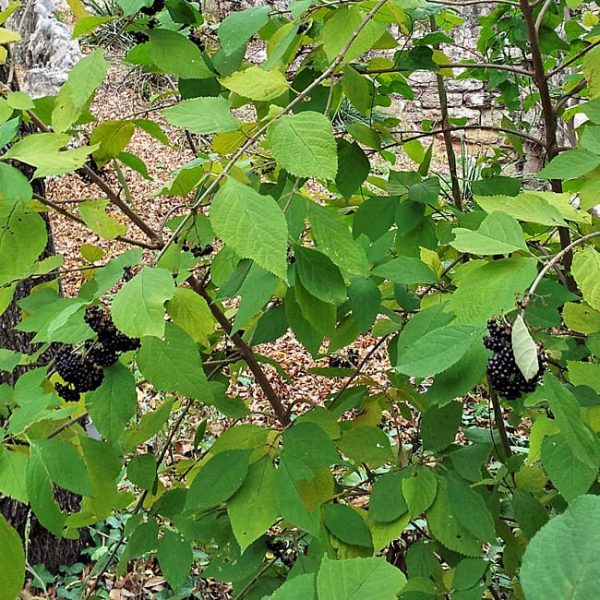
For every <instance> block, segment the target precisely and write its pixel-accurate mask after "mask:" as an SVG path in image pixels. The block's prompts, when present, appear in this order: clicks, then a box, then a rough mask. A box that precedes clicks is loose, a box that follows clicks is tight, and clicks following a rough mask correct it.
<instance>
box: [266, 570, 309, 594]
mask: <svg viewBox="0 0 600 600" xmlns="http://www.w3.org/2000/svg"><path fill="white" fill-rule="evenodd" d="M316 580H317V577H316V575H315V574H314V573H303V574H302V575H296V576H295V577H294V578H292V579H289V578H288V579H287V580H286V582H285V583H284V584H283V585H282V586H281V587H279V588H277V589H276V590H275V592H273V594H271V595H270V596H269V600H297V599H298V598H302V600H317V590H316Z"/></svg>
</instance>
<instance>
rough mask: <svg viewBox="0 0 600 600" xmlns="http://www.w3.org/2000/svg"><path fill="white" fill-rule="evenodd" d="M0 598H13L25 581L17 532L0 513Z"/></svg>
mask: <svg viewBox="0 0 600 600" xmlns="http://www.w3.org/2000/svg"><path fill="white" fill-rule="evenodd" d="M0 548H2V550H0V560H2V570H1V571H0V600H14V599H15V598H17V597H18V596H19V594H20V592H21V588H22V587H23V584H24V583H25V551H24V550H23V544H22V543H21V538H20V537H19V534H18V533H17V532H16V531H15V530H14V529H13V528H12V527H11V526H10V525H9V524H8V523H7V522H6V519H5V518H4V517H3V516H2V515H0Z"/></svg>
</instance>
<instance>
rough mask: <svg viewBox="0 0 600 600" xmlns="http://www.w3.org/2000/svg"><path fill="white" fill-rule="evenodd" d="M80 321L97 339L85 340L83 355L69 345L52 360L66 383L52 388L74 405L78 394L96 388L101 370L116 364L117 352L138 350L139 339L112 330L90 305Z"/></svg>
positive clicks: (100, 310) (102, 312)
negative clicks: (89, 328)
mask: <svg viewBox="0 0 600 600" xmlns="http://www.w3.org/2000/svg"><path fill="white" fill-rule="evenodd" d="M84 318H85V321H86V323H87V324H88V325H89V326H90V327H91V328H92V329H93V330H94V331H95V332H96V333H97V334H98V339H97V340H96V341H92V340H88V341H87V342H86V343H85V344H84V347H83V350H84V352H83V353H79V352H77V351H76V350H75V349H74V348H73V347H72V346H63V347H62V348H61V349H60V350H59V351H58V352H57V354H56V357H55V359H54V365H55V368H56V371H57V373H58V374H59V375H60V376H61V377H62V378H63V380H64V381H65V382H66V385H64V384H62V383H57V384H56V385H55V386H54V387H55V389H56V391H57V393H58V395H59V396H60V397H61V398H63V399H64V400H66V401H67V402H76V401H77V400H79V394H81V393H82V392H90V391H92V390H95V389H96V388H98V387H100V384H101V383H102V379H103V378H104V373H103V371H102V367H110V366H111V365H113V364H114V363H116V362H117V360H118V358H119V354H120V353H121V352H127V351H129V350H137V349H138V348H139V347H140V340H138V339H136V338H130V337H127V336H126V335H125V334H123V333H121V332H120V331H119V330H118V329H117V328H116V327H115V325H114V323H113V322H112V319H111V317H110V314H109V313H108V312H107V311H106V310H105V309H104V308H102V307H100V306H91V307H89V308H88V309H87V310H86V311H85V317H84Z"/></svg>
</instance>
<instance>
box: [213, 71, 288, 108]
mask: <svg viewBox="0 0 600 600" xmlns="http://www.w3.org/2000/svg"><path fill="white" fill-rule="evenodd" d="M221 84H222V85H223V87H226V88H227V89H228V90H231V91H232V92H235V93H236V94H238V95H239V96H242V97H244V98H249V99H250V100H256V101H258V102H266V101H268V100H274V99H275V98H277V97H278V96H281V95H282V94H284V93H285V92H287V90H288V88H289V83H288V82H287V80H286V78H285V76H284V75H283V74H282V73H281V72H280V71H278V70H277V69H271V70H269V71H265V70H264V69H261V68H260V67H257V66H255V65H253V66H251V67H248V68H247V69H245V70H243V71H237V72H236V73H233V75H229V77H225V78H224V79H221Z"/></svg>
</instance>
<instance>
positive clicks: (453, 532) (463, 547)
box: [427, 477, 481, 557]
mask: <svg viewBox="0 0 600 600" xmlns="http://www.w3.org/2000/svg"><path fill="white" fill-rule="evenodd" d="M463 510H464V507H463V506H460V505H455V504H453V503H452V502H451V500H450V497H449V494H448V480H447V479H446V478H445V477H441V478H439V480H438V493H437V496H436V498H435V501H434V503H433V505H432V506H431V508H430V509H429V510H428V511H427V523H428V525H429V529H430V531H431V534H432V535H433V536H434V537H435V538H436V539H437V540H439V541H440V542H441V543H442V544H443V545H444V546H446V548H449V549H450V550H453V551H454V552H458V553H460V554H463V555H465V556H472V557H479V555H480V554H481V543H480V542H478V541H477V539H476V538H475V537H474V536H473V535H472V534H471V533H469V531H468V530H467V529H466V528H465V527H464V526H463V525H462V523H461V522H460V520H459V518H458V513H460V512H461V511H463Z"/></svg>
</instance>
